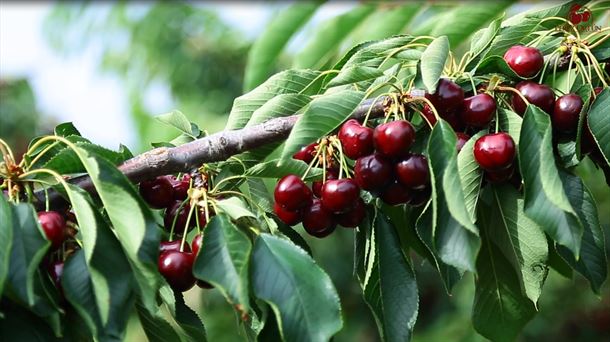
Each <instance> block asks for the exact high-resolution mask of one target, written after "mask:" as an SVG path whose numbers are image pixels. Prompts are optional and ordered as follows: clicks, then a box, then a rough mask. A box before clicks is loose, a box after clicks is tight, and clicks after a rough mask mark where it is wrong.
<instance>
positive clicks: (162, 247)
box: [159, 240, 191, 254]
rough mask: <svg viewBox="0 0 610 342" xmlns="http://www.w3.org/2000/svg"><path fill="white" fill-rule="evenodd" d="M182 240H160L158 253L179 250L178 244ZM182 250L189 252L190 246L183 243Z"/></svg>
mask: <svg viewBox="0 0 610 342" xmlns="http://www.w3.org/2000/svg"><path fill="white" fill-rule="evenodd" d="M181 243H182V241H180V240H174V241H161V243H160V244H159V254H163V253H164V252H168V251H180V244H181ZM184 251H185V252H190V251H191V247H189V245H188V244H184Z"/></svg>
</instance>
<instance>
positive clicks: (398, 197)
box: [379, 181, 413, 205]
mask: <svg viewBox="0 0 610 342" xmlns="http://www.w3.org/2000/svg"><path fill="white" fill-rule="evenodd" d="M412 192H413V190H411V189H409V188H407V187H406V186H404V185H403V184H402V183H400V182H398V181H394V182H392V183H390V184H389V185H388V186H387V187H386V188H385V189H383V191H382V192H381V194H380V195H379V197H380V198H381V200H382V201H383V202H385V203H387V204H389V205H400V204H405V203H408V202H409V201H411V199H412V198H413V193H412Z"/></svg>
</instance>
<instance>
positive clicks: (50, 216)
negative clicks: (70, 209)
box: [38, 211, 66, 249]
mask: <svg viewBox="0 0 610 342" xmlns="http://www.w3.org/2000/svg"><path fill="white" fill-rule="evenodd" d="M38 223H40V226H41V227H42V231H43V232H44V234H45V236H46V237H47V240H49V241H51V248H52V249H57V248H59V247H60V246H61V244H62V243H63V242H64V241H65V240H66V221H65V220H64V218H63V217H62V216H61V215H60V214H59V213H58V212H56V211H40V212H38Z"/></svg>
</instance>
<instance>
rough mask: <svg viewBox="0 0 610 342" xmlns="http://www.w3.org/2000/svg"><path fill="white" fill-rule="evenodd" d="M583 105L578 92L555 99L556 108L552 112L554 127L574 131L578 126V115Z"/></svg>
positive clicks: (564, 130) (563, 130)
mask: <svg viewBox="0 0 610 342" xmlns="http://www.w3.org/2000/svg"><path fill="white" fill-rule="evenodd" d="M583 105H584V103H583V101H582V98H581V97H580V96H578V95H576V94H566V95H563V96H560V97H559V98H558V99H557V101H555V110H553V114H551V121H552V122H553V128H555V129H556V130H558V131H560V132H564V133H571V132H574V130H576V128H577V127H578V117H579V116H580V111H581V110H582V106H583Z"/></svg>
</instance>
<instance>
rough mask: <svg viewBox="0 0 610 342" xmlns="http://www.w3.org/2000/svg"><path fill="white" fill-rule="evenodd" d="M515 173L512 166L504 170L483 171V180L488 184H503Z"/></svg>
mask: <svg viewBox="0 0 610 342" xmlns="http://www.w3.org/2000/svg"><path fill="white" fill-rule="evenodd" d="M514 172H515V167H514V165H511V166H509V167H507V168H506V169H502V170H497V171H485V179H487V181H488V182H490V183H494V184H497V183H504V182H506V181H508V180H509V179H510V178H511V177H512V176H513V173H514Z"/></svg>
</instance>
